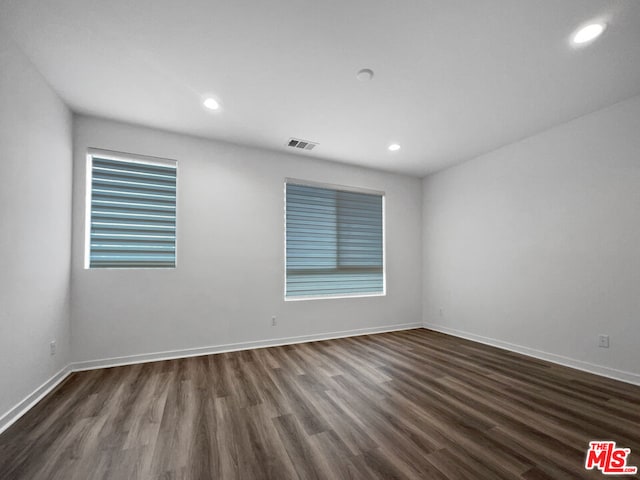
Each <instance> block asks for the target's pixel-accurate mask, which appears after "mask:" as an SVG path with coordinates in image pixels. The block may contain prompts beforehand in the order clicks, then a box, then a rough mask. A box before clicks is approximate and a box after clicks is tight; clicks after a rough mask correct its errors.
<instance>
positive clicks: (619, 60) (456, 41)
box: [0, 0, 640, 175]
mask: <svg viewBox="0 0 640 480" xmlns="http://www.w3.org/2000/svg"><path fill="white" fill-rule="evenodd" d="M592 20H605V21H606V22H608V28H607V30H606V31H605V33H604V35H603V36H602V37H601V38H600V39H598V40H597V41H596V42H594V43H593V44H591V45H589V46H587V47H583V48H579V49H576V48H573V47H572V46H571V44H570V42H569V39H570V36H571V34H572V32H573V31H575V29H576V28H577V27H578V26H580V25H581V24H584V23H585V22H589V21H592ZM0 24H1V25H2V26H3V27H4V28H5V29H7V30H8V31H9V33H10V34H11V35H12V36H13V37H14V39H15V40H16V42H17V43H18V44H19V45H20V46H21V48H22V49H23V50H24V51H25V52H26V53H27V54H28V55H29V56H30V58H31V59H32V61H33V62H34V63H35V65H36V66H37V67H38V68H39V70H40V71H41V72H42V73H43V74H44V76H45V77H46V78H47V79H48V81H49V82H50V83H51V85H52V86H53V88H54V89H55V90H56V91H57V92H58V93H59V94H60V95H61V97H62V98H63V99H64V100H65V101H66V102H67V103H68V104H69V106H70V107H71V108H72V109H73V110H74V111H76V112H80V113H86V114H92V115H98V116H102V117H107V118H113V119H118V120H123V121H127V122H132V123H139V124H143V125H148V126H152V127H159V128H163V129H168V130H172V131H177V132H183V133H188V134H193V135H198V136H204V137H210V138H215V139H222V140H228V141H232V142H236V143H242V144H249V145H254V146H258V147H264V148H269V149H276V150H282V151H289V152H291V151H295V150H293V149H290V148H288V147H285V143H286V141H287V139H288V138H289V137H292V136H293V137H299V138H303V139H308V140H312V141H315V142H319V143H320V146H318V147H316V149H315V150H314V151H313V152H299V154H300V155H305V156H314V157H320V158H327V159H332V160H337V161H341V162H347V163H352V164H358V165H365V166H369V167H374V168H381V169H385V170H391V171H396V172H404V173H409V174H414V175H424V174H427V173H429V172H432V171H434V170H437V169H441V168H443V167H445V166H447V165H451V164H453V163H456V162H459V161H462V160H465V159H468V158H472V157H474V156H476V155H478V154H481V153H483V152H486V151H489V150H491V149H494V148H496V147H498V146H500V145H503V144H505V143H509V142H512V141H514V140H517V139H520V138H522V137H525V136H527V135H530V134H532V133H535V132H537V131H540V130H543V129H546V128H548V127H551V126H553V125H555V124H558V123H561V122H564V121H567V120H569V119H571V118H575V117H577V116H580V115H582V114H585V113H587V112H590V111H593V110H596V109H599V108H602V107H604V106H607V105H610V104H612V103H615V102H617V101H620V100H623V99H625V98H628V97H631V96H633V95H636V94H639V93H640V1H638V0H626V1H624V0H599V1H594V0H562V1H559V0H348V1H346V0H323V1H321V0H269V1H265V0H233V1H228V2H222V1H213V0H183V1H170V0H108V1H105V0H0ZM364 67H368V68H371V69H373V70H374V71H375V77H374V79H373V80H372V81H371V82H368V83H362V82H359V81H358V80H357V79H356V77H355V75H356V72H357V71H358V70H360V69H361V68H364ZM206 95H214V96H216V97H217V98H219V99H220V101H221V102H222V105H223V109H222V110H221V111H219V112H215V113H213V112H209V111H206V110H205V109H204V108H203V107H202V99H203V97H204V96H206ZM393 142H397V143H400V144H401V145H402V149H401V150H400V151H399V152H395V153H391V152H389V151H387V148H386V147H387V145H389V144H390V143H393Z"/></svg>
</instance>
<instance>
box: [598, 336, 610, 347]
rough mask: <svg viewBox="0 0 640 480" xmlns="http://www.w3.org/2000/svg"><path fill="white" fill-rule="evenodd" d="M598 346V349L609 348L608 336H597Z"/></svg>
mask: <svg viewBox="0 0 640 480" xmlns="http://www.w3.org/2000/svg"><path fill="white" fill-rule="evenodd" d="M598 346H599V347H600V348H609V335H598Z"/></svg>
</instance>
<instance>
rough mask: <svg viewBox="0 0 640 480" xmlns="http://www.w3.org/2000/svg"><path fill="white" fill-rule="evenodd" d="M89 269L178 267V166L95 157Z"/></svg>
mask: <svg viewBox="0 0 640 480" xmlns="http://www.w3.org/2000/svg"><path fill="white" fill-rule="evenodd" d="M89 168H90V172H91V179H90V189H91V195H90V205H89V215H88V222H89V227H90V230H89V232H88V235H87V236H88V238H87V240H88V242H89V248H88V252H87V262H86V264H87V265H86V266H87V267H88V268H172V267H175V265H176V163H175V162H174V161H168V160H167V161H158V162H157V163H155V162H153V161H146V160H144V161H143V160H139V159H137V158H135V157H133V156H132V158H131V159H128V158H126V157H123V158H120V157H119V156H118V157H113V156H108V155H100V154H90V155H89Z"/></svg>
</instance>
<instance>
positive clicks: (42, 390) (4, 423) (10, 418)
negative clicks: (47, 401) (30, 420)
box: [0, 365, 72, 434]
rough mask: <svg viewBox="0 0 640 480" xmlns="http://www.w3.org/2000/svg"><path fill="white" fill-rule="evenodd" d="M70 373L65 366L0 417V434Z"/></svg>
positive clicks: (70, 370) (69, 369)
mask: <svg viewBox="0 0 640 480" xmlns="http://www.w3.org/2000/svg"><path fill="white" fill-rule="evenodd" d="M71 372H72V369H71V365H67V366H66V367H64V368H63V369H62V370H60V371H59V372H58V373H56V374H55V375H54V376H53V377H51V378H50V379H49V380H47V381H46V382H44V383H43V384H42V385H40V386H39V387H38V388H36V389H35V390H34V391H33V392H31V393H30V394H29V395H27V396H26V397H25V398H24V399H23V400H22V401H20V402H18V404H17V405H16V406H14V407H13V408H12V409H10V410H9V411H8V412H6V413H5V414H4V415H2V416H1V417H0V434H1V433H2V432H4V431H5V430H6V429H7V428H9V427H10V426H11V425H13V424H14V423H15V422H16V421H17V420H18V419H19V418H20V417H22V416H23V415H24V414H25V413H27V412H28V411H29V410H31V409H32V408H33V407H34V406H35V405H36V404H37V403H38V402H39V401H40V400H42V399H43V398H44V397H45V396H46V395H47V394H49V392H51V391H52V390H53V389H54V388H56V387H57V386H58V385H60V384H61V383H62V382H63V381H64V380H65V379H66V378H67V377H68V376H69V375H70V374H71Z"/></svg>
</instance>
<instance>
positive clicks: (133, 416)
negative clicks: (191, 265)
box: [0, 329, 640, 480]
mask: <svg viewBox="0 0 640 480" xmlns="http://www.w3.org/2000/svg"><path fill="white" fill-rule="evenodd" d="M596 439H597V440H615V441H617V443H618V445H619V446H623V447H629V448H631V449H632V455H631V458H630V462H629V464H630V465H640V456H639V455H638V453H640V387H635V386H632V385H627V384H624V383H619V382H616V381H612V380H608V379H604V378H600V377H597V376H593V375H589V374H586V373H582V372H579V371H575V370H571V369H567V368H563V367H560V366H557V365H553V364H549V363H546V362H542V361H538V360H535V359H531V358H528V357H523V356H520V355H517V354H514V353H509V352H505V351H502V350H498V349H494V348H491V347H487V346H484V345H480V344H477V343H473V342H468V341H465V340H461V339H457V338H454V337H450V336H446V335H442V334H439V333H435V332H431V331H428V330H422V329H419V330H410V331H404V332H395V333H386V334H380V335H369V336H362V337H354V338H347V339H340V340H331V341H325V342H315V343H307V344H301V345H292V346H286V347H276V348H265V349H260V350H250V351H243V352H235V353H225V354H218V355H210V356H204V357H197V358H189V359H183V360H172V361H163V362H156V363H147V364H142V365H133V366H126V367H118V368H109V369H102V370H95V371H90V372H81V373H75V374H73V375H71V376H70V377H69V378H68V379H67V380H66V381H65V382H64V384H62V385H61V386H60V387H58V388H57V389H56V390H55V391H54V392H53V393H52V394H50V395H49V396H48V397H47V398H45V399H44V400H43V401H42V402H41V403H39V404H38V405H37V406H36V407H35V408H34V409H33V410H31V411H30V412H29V413H28V414H27V415H25V416H24V417H23V418H22V419H20V420H19V421H18V422H17V423H16V424H15V425H13V426H12V427H11V428H10V429H9V430H7V431H6V432H5V433H4V434H3V435H0V478H2V479H3V480H9V479H28V480H34V479H35V480H37V479H64V480H72V479H79V480H98V479H118V480H124V479H154V480H155V479H235V478H242V479H260V478H273V479H278V480H284V479H295V478H302V479H314V478H330V479H350V478H353V479H362V480H371V479H378V478H379V479H393V478H420V479H445V478H446V479H456V480H458V479H467V478H468V479H492V480H493V479H507V478H514V479H527V480H541V479H549V478H552V479H563V478H606V477H603V476H602V474H600V473H599V472H595V471H593V472H587V471H586V470H584V459H585V453H586V449H587V446H588V442H589V441H590V440H596ZM618 478H620V477H618ZM635 478H638V477H635Z"/></svg>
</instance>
